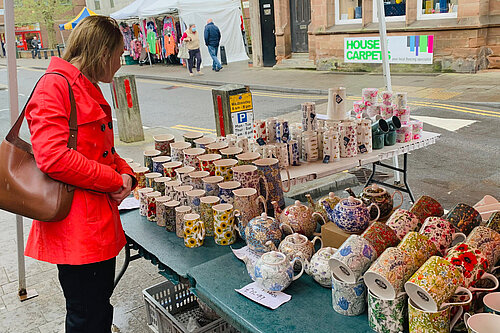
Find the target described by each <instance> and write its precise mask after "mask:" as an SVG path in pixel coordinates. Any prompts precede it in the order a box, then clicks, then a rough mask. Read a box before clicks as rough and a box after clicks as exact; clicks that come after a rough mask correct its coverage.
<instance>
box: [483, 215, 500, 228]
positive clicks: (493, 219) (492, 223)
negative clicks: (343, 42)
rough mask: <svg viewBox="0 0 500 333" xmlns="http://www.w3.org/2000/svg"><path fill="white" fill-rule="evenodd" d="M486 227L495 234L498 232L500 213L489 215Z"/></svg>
mask: <svg viewBox="0 0 500 333" xmlns="http://www.w3.org/2000/svg"><path fill="white" fill-rule="evenodd" d="M486 226H487V227H488V228H490V229H493V230H495V231H496V232H500V211H499V212H495V213H493V214H491V215H490V218H489V219H488V222H487V223H486Z"/></svg>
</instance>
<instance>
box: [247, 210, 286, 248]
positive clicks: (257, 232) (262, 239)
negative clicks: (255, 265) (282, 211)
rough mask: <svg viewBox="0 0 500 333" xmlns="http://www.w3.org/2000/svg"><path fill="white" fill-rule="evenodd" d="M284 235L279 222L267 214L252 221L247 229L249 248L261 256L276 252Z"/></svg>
mask: <svg viewBox="0 0 500 333" xmlns="http://www.w3.org/2000/svg"><path fill="white" fill-rule="evenodd" d="M282 234H283V233H282V230H281V226H280V224H279V222H278V221H276V220H275V219H274V218H272V217H270V216H267V214H266V213H262V214H261V215H260V216H257V217H255V218H253V219H251V220H250V222H248V224H247V226H246V228H245V237H246V242H247V245H248V247H249V248H250V249H251V250H253V251H255V252H257V253H259V254H262V253H265V252H269V251H271V250H276V249H277V248H278V246H279V244H280V242H281V236H282Z"/></svg>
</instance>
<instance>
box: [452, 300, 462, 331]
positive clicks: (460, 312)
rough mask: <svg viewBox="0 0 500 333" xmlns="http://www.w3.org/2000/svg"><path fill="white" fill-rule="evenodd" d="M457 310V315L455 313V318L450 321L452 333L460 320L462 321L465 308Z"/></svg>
mask: <svg viewBox="0 0 500 333" xmlns="http://www.w3.org/2000/svg"><path fill="white" fill-rule="evenodd" d="M457 308H458V310H457V313H455V316H454V317H453V318H452V319H451V321H450V332H451V331H452V330H453V327H455V325H456V324H457V322H458V320H459V319H460V317H462V314H463V313H464V308H463V307H461V306H457ZM464 318H465V316H464Z"/></svg>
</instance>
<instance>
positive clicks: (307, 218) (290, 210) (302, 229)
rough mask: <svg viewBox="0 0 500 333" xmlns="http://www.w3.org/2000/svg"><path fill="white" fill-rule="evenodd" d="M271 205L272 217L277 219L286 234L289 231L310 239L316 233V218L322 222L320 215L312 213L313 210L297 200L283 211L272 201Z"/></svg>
mask: <svg viewBox="0 0 500 333" xmlns="http://www.w3.org/2000/svg"><path fill="white" fill-rule="evenodd" d="M272 204H273V206H274V216H276V217H277V218H278V220H279V221H280V223H281V225H282V226H284V229H283V230H284V231H285V232H287V233H290V231H292V232H297V233H299V234H302V235H305V236H307V237H308V238H310V237H312V235H313V233H314V232H315V231H316V226H317V219H316V218H319V219H321V220H322V221H323V222H324V220H323V218H322V216H321V214H318V213H316V212H314V210H313V209H311V208H310V207H307V206H306V205H304V204H302V203H301V202H300V201H298V200H297V201H295V204H293V205H291V206H288V207H286V208H285V209H284V210H281V209H280V208H279V206H278V203H277V202H276V201H273V202H272Z"/></svg>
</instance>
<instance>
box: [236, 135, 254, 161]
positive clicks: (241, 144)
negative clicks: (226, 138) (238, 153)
mask: <svg viewBox="0 0 500 333" xmlns="http://www.w3.org/2000/svg"><path fill="white" fill-rule="evenodd" d="M236 147H238V148H241V150H242V153H246V152H248V149H249V147H250V145H249V143H248V138H246V137H238V140H236ZM233 158H236V157H233Z"/></svg>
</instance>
